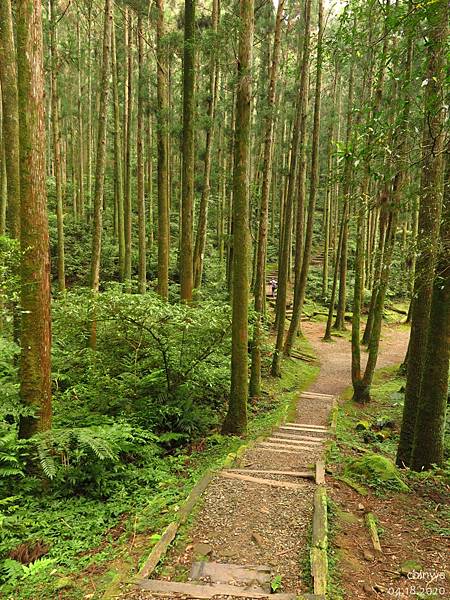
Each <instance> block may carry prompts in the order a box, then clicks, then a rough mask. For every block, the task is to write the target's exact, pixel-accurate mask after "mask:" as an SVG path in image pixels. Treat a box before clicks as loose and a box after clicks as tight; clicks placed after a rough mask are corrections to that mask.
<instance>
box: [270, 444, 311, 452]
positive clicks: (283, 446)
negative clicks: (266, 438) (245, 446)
mask: <svg viewBox="0 0 450 600" xmlns="http://www.w3.org/2000/svg"><path fill="white" fill-rule="evenodd" d="M259 445H260V446H264V448H279V449H280V450H291V451H293V452H297V451H300V450H317V449H318V447H317V446H306V445H305V446H299V445H296V446H294V445H290V446H289V444H274V443H272V442H260V444H259Z"/></svg>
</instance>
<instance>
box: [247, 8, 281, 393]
mask: <svg viewBox="0 0 450 600" xmlns="http://www.w3.org/2000/svg"><path fill="white" fill-rule="evenodd" d="M283 11H284V0H280V2H279V3H278V8H277V15H276V18H275V32H274V38H273V50H272V63H271V67H270V76H269V88H268V93H267V119H266V125H265V134H264V158H263V168H262V177H263V179H262V189H261V205H260V209H259V230H258V244H257V250H256V278H255V311H256V322H255V325H254V329H253V344H252V364H251V373H250V396H251V397H252V398H257V397H259V395H260V394H261V342H262V340H261V337H262V319H263V312H264V304H265V292H266V286H265V264H266V249H267V226H268V219H269V196H270V184H271V177H272V162H273V131H274V123H275V91H276V83H277V76H278V64H279V61H280V44H281V25H282V20H283Z"/></svg>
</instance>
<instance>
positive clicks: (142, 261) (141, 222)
mask: <svg viewBox="0 0 450 600" xmlns="http://www.w3.org/2000/svg"><path fill="white" fill-rule="evenodd" d="M137 48H138V69H139V72H138V97H137V133H136V137H137V140H136V142H137V203H138V233H139V263H138V288H139V293H140V294H144V293H145V291H146V289H147V232H146V221H145V219H146V217H145V181H144V180H145V176H144V102H145V98H144V90H145V87H144V86H145V78H144V32H143V27H142V15H141V14H139V16H138V23H137Z"/></svg>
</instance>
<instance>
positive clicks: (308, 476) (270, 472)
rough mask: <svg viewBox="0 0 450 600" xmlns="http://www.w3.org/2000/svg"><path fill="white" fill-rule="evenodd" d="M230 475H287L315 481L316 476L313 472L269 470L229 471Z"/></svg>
mask: <svg viewBox="0 0 450 600" xmlns="http://www.w3.org/2000/svg"><path fill="white" fill-rule="evenodd" d="M228 472H229V473H261V475H263V474H264V473H267V475H287V476H289V477H302V478H304V479H314V477H315V474H314V473H313V472H312V471H273V470H267V469H228Z"/></svg>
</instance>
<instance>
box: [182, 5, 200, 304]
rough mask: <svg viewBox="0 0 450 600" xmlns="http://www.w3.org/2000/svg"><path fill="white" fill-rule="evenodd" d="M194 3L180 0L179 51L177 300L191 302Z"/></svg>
mask: <svg viewBox="0 0 450 600" xmlns="http://www.w3.org/2000/svg"><path fill="white" fill-rule="evenodd" d="M195 2H196V0H185V2H184V53H183V149H182V152H183V176H182V177H183V181H182V204H181V256H180V284H181V290H180V294H181V301H182V302H191V300H192V290H193V285H194V279H193V263H192V227H193V210H194V171H195V145H194V123H195Z"/></svg>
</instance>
